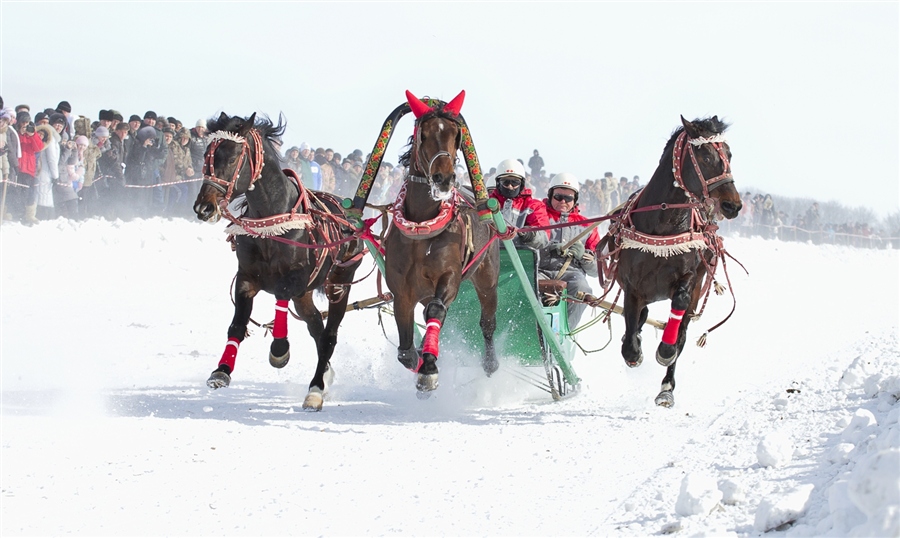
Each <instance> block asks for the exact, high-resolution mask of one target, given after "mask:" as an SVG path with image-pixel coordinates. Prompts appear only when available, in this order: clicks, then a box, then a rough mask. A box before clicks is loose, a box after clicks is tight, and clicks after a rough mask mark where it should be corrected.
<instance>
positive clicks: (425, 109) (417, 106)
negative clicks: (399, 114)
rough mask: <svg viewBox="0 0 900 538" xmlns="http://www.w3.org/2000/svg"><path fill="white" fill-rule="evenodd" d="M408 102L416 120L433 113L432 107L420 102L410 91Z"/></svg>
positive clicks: (407, 93) (408, 92)
mask: <svg viewBox="0 0 900 538" xmlns="http://www.w3.org/2000/svg"><path fill="white" fill-rule="evenodd" d="M406 100H407V101H408V102H409V108H410V109H412V113H413V114H414V115H415V116H416V119H419V118H421V117H422V116H424V115H425V114H427V113H429V112H431V107H429V106H428V105H426V104H425V103H423V102H422V101H420V100H419V98H418V97H416V96H415V95H413V94H412V92H411V91H409V90H406Z"/></svg>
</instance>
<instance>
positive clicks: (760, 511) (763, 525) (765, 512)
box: [753, 484, 814, 532]
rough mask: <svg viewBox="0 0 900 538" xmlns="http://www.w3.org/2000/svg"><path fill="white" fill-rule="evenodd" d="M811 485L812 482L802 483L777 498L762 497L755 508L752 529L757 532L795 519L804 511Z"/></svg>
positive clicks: (811, 488)
mask: <svg viewBox="0 0 900 538" xmlns="http://www.w3.org/2000/svg"><path fill="white" fill-rule="evenodd" d="M813 487H814V486H813V485H812V484H804V485H802V486H798V487H796V488H794V489H791V490H790V491H788V492H787V493H785V494H784V495H781V496H780V497H778V498H777V499H774V500H771V499H764V500H763V501H762V502H761V503H759V508H757V510H756V517H755V519H754V521H753V529H754V530H755V531H757V532H766V531H769V530H772V529H774V528H776V527H779V526H781V525H784V524H785V523H790V522H792V521H796V520H797V518H799V517H800V516H802V515H803V514H804V512H806V507H807V505H808V504H809V495H810V494H811V493H812V490H813Z"/></svg>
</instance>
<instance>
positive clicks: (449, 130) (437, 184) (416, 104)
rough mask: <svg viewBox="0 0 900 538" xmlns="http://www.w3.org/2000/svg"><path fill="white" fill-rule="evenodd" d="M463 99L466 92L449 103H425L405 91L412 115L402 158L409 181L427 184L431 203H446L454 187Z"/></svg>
mask: <svg viewBox="0 0 900 538" xmlns="http://www.w3.org/2000/svg"><path fill="white" fill-rule="evenodd" d="M465 97H466V92H465V91H462V92H460V93H459V95H457V96H456V97H454V98H453V100H451V101H450V102H449V103H443V102H440V101H431V102H430V103H431V104H426V103H424V102H422V101H421V100H420V99H419V98H417V97H416V96H415V95H413V94H412V93H410V92H409V91H407V92H406V98H407V101H408V102H409V106H410V109H411V110H412V112H413V114H414V115H415V116H416V127H415V130H414V132H413V136H412V137H411V138H410V145H411V147H410V150H409V153H407V155H406V156H405V157H406V160H407V161H408V164H409V166H410V179H411V180H413V181H416V180H418V181H419V182H422V183H427V184H428V185H429V186H430V187H431V197H432V198H433V199H434V200H438V201H443V200H447V199H448V198H450V197H451V196H452V195H453V189H454V188H455V187H456V162H457V156H456V154H457V151H458V150H459V146H460V143H461V133H462V125H461V122H462V121H463V120H462V116H460V114H459V111H460V109H461V108H462V104H463V100H464V99H465ZM401 161H404V159H403V158H401Z"/></svg>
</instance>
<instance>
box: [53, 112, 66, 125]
mask: <svg viewBox="0 0 900 538" xmlns="http://www.w3.org/2000/svg"><path fill="white" fill-rule="evenodd" d="M57 123H61V124H63V125H66V123H67V122H66V117H65V116H63V115H62V114H61V113H59V112H54V113H53V114H50V125H56V124H57Z"/></svg>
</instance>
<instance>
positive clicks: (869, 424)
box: [841, 408, 878, 444]
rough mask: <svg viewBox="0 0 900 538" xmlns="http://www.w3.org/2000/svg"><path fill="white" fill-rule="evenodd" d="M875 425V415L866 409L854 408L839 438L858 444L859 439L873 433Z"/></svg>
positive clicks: (876, 422) (876, 424)
mask: <svg viewBox="0 0 900 538" xmlns="http://www.w3.org/2000/svg"><path fill="white" fill-rule="evenodd" d="M877 427H878V421H877V420H875V415H873V414H872V412H871V411H869V410H868V409H861V408H860V409H857V410H856V413H854V414H853V418H851V419H850V423H849V424H847V427H846V428H844V431H843V432H841V439H842V440H844V441H846V442H848V443H854V444H859V443H860V441H863V440H865V439H866V438H868V437H869V435H871V434H872V433H874V432H875V430H876V428H877Z"/></svg>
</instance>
